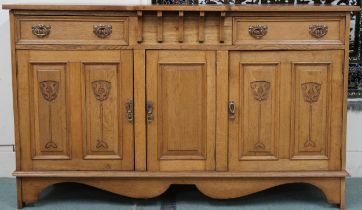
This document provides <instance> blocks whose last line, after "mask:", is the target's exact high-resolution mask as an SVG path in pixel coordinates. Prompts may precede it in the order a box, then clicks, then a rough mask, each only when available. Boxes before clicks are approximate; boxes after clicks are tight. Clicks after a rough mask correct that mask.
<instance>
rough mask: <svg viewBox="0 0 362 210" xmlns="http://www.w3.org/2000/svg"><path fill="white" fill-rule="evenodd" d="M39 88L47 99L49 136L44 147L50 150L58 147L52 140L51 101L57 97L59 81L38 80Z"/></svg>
mask: <svg viewBox="0 0 362 210" xmlns="http://www.w3.org/2000/svg"><path fill="white" fill-rule="evenodd" d="M39 88H40V92H41V95H42V96H43V98H44V99H45V100H46V101H48V103H49V104H48V113H49V114H48V115H49V118H48V120H49V123H48V124H49V128H48V129H49V136H48V142H47V143H46V144H45V145H44V147H45V149H47V150H52V149H56V148H58V145H57V144H56V143H55V142H53V125H52V104H51V103H52V102H53V101H54V100H55V99H56V98H57V97H58V92H59V82H57V81H54V80H46V81H42V82H39Z"/></svg>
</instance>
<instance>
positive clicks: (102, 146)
mask: <svg viewBox="0 0 362 210" xmlns="http://www.w3.org/2000/svg"><path fill="white" fill-rule="evenodd" d="M92 88H93V93H94V96H95V98H96V99H97V100H98V101H100V105H99V106H100V113H99V119H100V122H101V128H100V129H101V138H100V139H98V140H97V145H96V149H97V150H106V149H108V144H107V142H106V141H105V140H104V135H103V130H104V122H103V102H104V101H105V100H107V99H108V97H109V94H110V92H111V89H112V83H111V82H109V81H105V80H96V81H93V82H92Z"/></svg>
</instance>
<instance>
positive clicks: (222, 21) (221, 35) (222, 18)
mask: <svg viewBox="0 0 362 210" xmlns="http://www.w3.org/2000/svg"><path fill="white" fill-rule="evenodd" d="M225 15H226V13H225V12H221V14H220V24H219V41H220V43H224V41H225V32H224V24H225Z"/></svg>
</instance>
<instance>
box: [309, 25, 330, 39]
mask: <svg viewBox="0 0 362 210" xmlns="http://www.w3.org/2000/svg"><path fill="white" fill-rule="evenodd" d="M309 33H310V34H311V35H312V36H313V37H315V38H322V37H324V36H325V35H326V34H327V33H328V26H327V25H322V24H314V25H310V26H309Z"/></svg>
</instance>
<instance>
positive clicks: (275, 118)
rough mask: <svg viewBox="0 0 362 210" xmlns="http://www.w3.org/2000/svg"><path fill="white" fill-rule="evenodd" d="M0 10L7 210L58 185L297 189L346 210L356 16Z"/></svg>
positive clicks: (316, 10)
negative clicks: (1, 15)
mask: <svg viewBox="0 0 362 210" xmlns="http://www.w3.org/2000/svg"><path fill="white" fill-rule="evenodd" d="M3 8H5V9H11V11H10V23H11V37H12V39H11V42H12V43H11V46H12V76H13V91H14V103H13V104H14V118H15V120H14V122H15V132H16V133H15V134H16V135H15V137H16V156H17V170H16V172H15V173H14V175H15V176H17V191H18V206H19V208H21V207H22V205H23V202H25V203H27V204H29V203H33V202H35V201H36V200H37V198H38V193H39V192H40V191H41V190H43V189H44V188H45V187H47V186H49V185H52V184H55V183H61V182H79V183H83V184H87V185H91V186H94V187H98V188H100V189H105V190H108V191H111V192H114V193H118V194H121V195H126V196H130V197H136V198H150V197H155V196H158V195H160V194H161V193H163V192H164V191H165V190H167V188H168V187H169V186H170V185H171V184H194V185H196V186H197V188H198V189H199V190H200V191H201V192H203V193H204V194H206V195H208V196H210V197H213V198H234V197H238V196H243V195H247V194H250V193H254V192H257V191H260V190H264V189H267V188H270V187H273V186H277V185H280V184H286V183H296V182H303V183H310V184H313V185H315V186H317V187H319V188H320V189H321V190H323V191H324V193H325V194H326V196H327V199H328V201H329V202H330V203H333V204H339V205H340V208H341V209H344V208H345V198H344V191H345V177H346V176H347V175H348V174H347V172H345V171H344V170H345V145H346V138H345V135H346V97H347V95H346V91H347V81H348V45H349V42H348V41H349V39H348V36H349V21H350V17H349V15H350V14H349V12H350V11H357V9H359V7H350V6H308V5H305V6H291V5H285V6H284V5H283V6H281V5H277V6H210V5H206V6H160V5H156V6H120V5H107V6H100V5H92V6H90V5H86V6H81V5H3ZM42 24H43V25H45V26H49V27H44V26H43V25H42ZM109 25H111V27H112V33H110V34H109V32H110V31H109V29H110V26H109ZM96 26H99V27H100V31H98V32H97V33H98V35H97V33H96V32H94V31H93V30H95V27H96ZM264 26H266V27H264ZM313 27H314V28H316V27H317V28H318V27H319V29H318V30H319V31H318V30H317V33H315V34H313V33H312V32H311V28H313ZM34 28H35V29H36V30H35V31H34ZM44 28H49V29H50V32H49V33H48V34H42V33H45V32H46V31H43V30H44ZM255 28H259V29H262V28H264V29H267V32H266V33H265V34H264V36H260V37H259V36H256V35H258V33H259V32H260V31H259V32H258V31H256V35H255V33H254V34H253V33H252V32H250V31H249V30H251V29H255ZM98 29H99V28H98ZM326 29H327V30H326ZM107 33H108V34H109V35H108V36H107V35H105V36H104V37H102V36H103V35H104V34H107ZM99 34H101V36H99ZM102 34H103V35H102ZM252 35H253V36H252ZM147 104H148V105H147ZM150 104H152V111H150ZM229 104H233V105H234V108H235V113H234V114H233V113H232V110H231V109H230V108H229V107H230V106H229ZM231 107H232V106H231ZM233 115H234V116H233ZM145 187H146V188H149V189H150V190H149V191H145V190H143V189H144V188H145ZM131 188H132V190H130V189H131Z"/></svg>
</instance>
